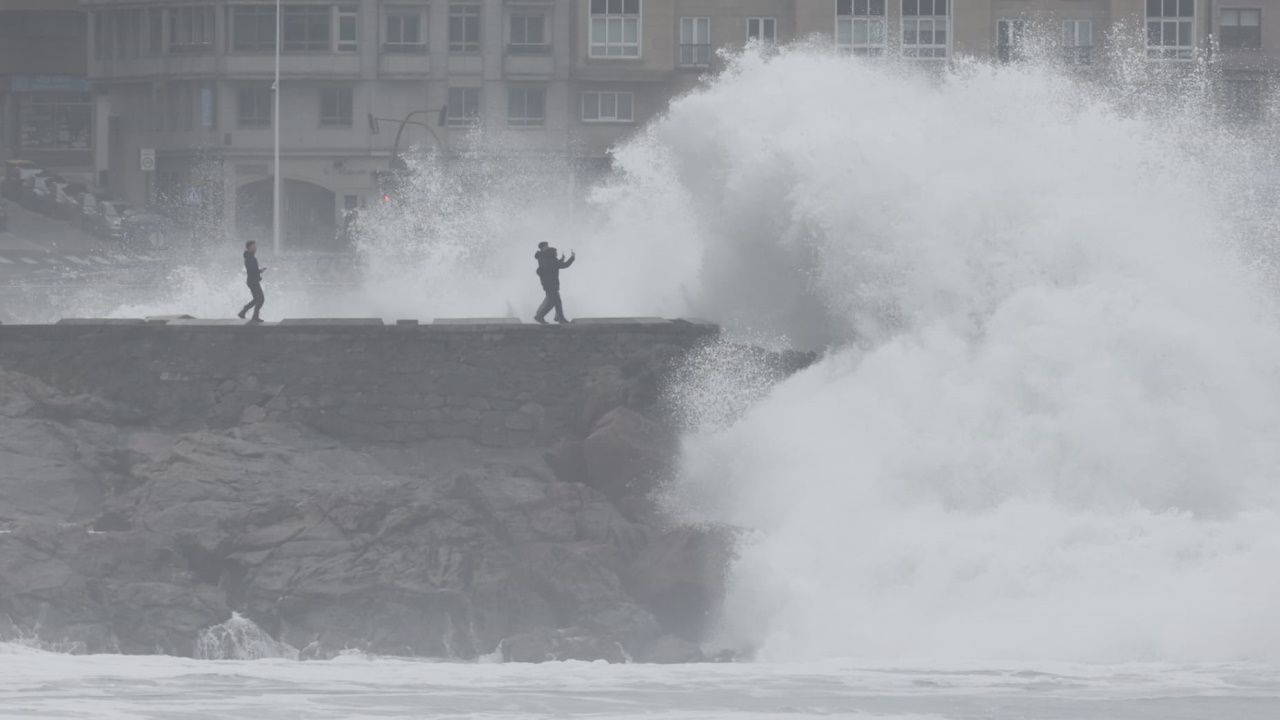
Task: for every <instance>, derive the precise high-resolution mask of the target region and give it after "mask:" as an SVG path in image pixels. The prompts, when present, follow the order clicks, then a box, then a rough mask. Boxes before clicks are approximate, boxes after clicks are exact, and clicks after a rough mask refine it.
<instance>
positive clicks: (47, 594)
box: [0, 328, 733, 662]
mask: <svg viewBox="0 0 1280 720" xmlns="http://www.w3.org/2000/svg"><path fill="white" fill-rule="evenodd" d="M145 330H146V331H148V332H150V331H151V330H152V329H151V328H145ZM233 330H234V331H235V332H237V333H239V332H240V330H241V329H240V328H234V329H233ZM4 332H6V333H7V332H8V331H7V330H5V331H4ZM362 332H363V331H362ZM555 332H556V330H549V331H547V333H555ZM328 333H329V331H328V330H323V331H321V332H320V334H319V335H318V336H317V337H319V338H320V340H316V339H315V337H310V336H307V335H291V336H289V337H286V338H285V339H284V340H283V341H282V342H283V343H284V348H283V350H282V349H279V348H276V349H272V348H271V347H270V344H269V343H264V341H263V338H262V337H261V336H257V335H252V334H244V335H236V336H235V338H236V340H235V341H236V342H243V343H246V344H247V345H246V347H249V348H250V351H249V352H250V353H251V354H252V353H259V354H260V355H261V356H262V357H263V358H265V360H264V362H265V363H266V365H263V366H258V365H243V364H241V365H236V364H235V362H232V361H230V360H228V363H229V366H231V367H232V368H233V369H234V370H235V371H236V372H237V373H239V374H236V375H234V376H227V375H228V374H229V371H227V370H219V371H218V372H219V373H221V374H211V372H210V371H207V370H202V371H197V370H195V369H189V370H188V371H187V374H186V375H185V376H184V377H187V378H188V379H189V380H191V382H192V383H194V385H193V386H191V387H188V386H178V385H170V384H167V383H169V381H168V380H160V381H158V384H157V383H152V384H151V385H147V383H146V382H145V377H144V378H143V379H138V378H130V377H123V376H122V375H127V374H128V372H138V373H142V374H143V375H145V373H143V370H142V369H141V368H144V367H146V368H150V369H149V370H147V371H146V372H150V373H153V374H152V375H150V376H149V377H151V378H152V379H153V380H154V379H155V378H159V377H170V376H169V375H165V374H166V373H174V372H176V371H175V370H173V369H172V367H171V363H170V361H169V360H166V359H164V358H148V359H146V360H145V361H142V360H139V361H137V362H135V363H134V364H132V365H123V366H121V367H122V368H124V369H122V370H120V372H118V373H117V374H115V375H112V374H106V375H102V376H101V378H99V377H98V373H99V370H98V369H97V368H96V367H94V366H92V365H84V364H82V359H81V358H79V357H78V356H77V357H71V358H69V359H60V360H59V361H58V362H52V363H49V364H47V366H40V365H38V364H36V363H34V361H33V360H32V359H33V358H34V357H35V355H36V353H35V351H34V350H33V349H31V348H26V349H24V348H21V347H15V346H14V345H13V344H8V345H5V346H4V347H3V352H0V355H3V354H8V355H10V356H13V357H21V358H26V359H27V360H26V362H25V363H24V368H25V369H28V370H38V371H39V377H36V373H33V372H25V373H17V372H5V371H3V370H0V640H4V639H14V638H22V639H27V640H32V641H38V642H40V643H42V644H44V645H45V646H48V647H53V648H56V649H61V650H71V651H82V652H106V651H109V652H124V653H154V652H161V653H170V654H177V655H194V656H197V657H242V658H246V657H299V658H322V657H330V656H333V655H334V654H336V653H339V652H342V651H345V650H352V649H354V650H362V651H366V652H372V653H383V654H395V655H411V656H432V657H451V658H463V659H471V658H478V657H482V656H492V657H499V658H501V659H504V660H508V661H518V662H540V661H545V660H566V659H579V660H599V659H603V660H608V661H611V662H623V661H630V660H638V661H652V662H689V661H695V660H701V659H703V658H704V655H703V649H702V648H701V647H700V646H699V642H700V640H701V639H702V634H703V633H704V632H705V631H706V630H707V629H708V627H709V625H710V624H711V623H712V622H713V621H714V619H715V611H716V608H717V607H718V604H719V600H720V597H721V596H722V594H723V590H724V582H725V579H724V574H725V569H726V567H727V565H728V563H729V560H730V556H731V552H732V545H733V536H732V534H731V533H730V532H728V531H725V530H722V529H693V528H685V527H671V526H669V525H668V524H667V522H666V521H665V520H664V518H663V516H662V514H661V513H660V512H658V508H657V505H656V504H655V502H654V499H653V495H654V492H655V490H656V489H658V488H660V487H661V486H662V485H663V483H665V482H667V481H668V479H669V478H670V477H671V473H672V470H673V467H674V458H675V455H676V452H677V444H676V437H675V433H674V431H673V430H672V425H671V423H670V422H668V421H667V411H666V410H665V409H664V407H663V404H662V393H661V387H662V384H663V382H664V378H665V377H666V376H667V374H668V373H669V372H670V371H671V369H672V368H673V367H675V366H677V365H678V363H679V358H680V349H679V346H678V345H673V344H669V343H665V344H664V343H656V344H655V343H649V344H646V343H642V342H636V343H635V344H634V346H632V345H630V344H627V343H622V342H619V343H614V344H613V345H612V346H611V347H605V348H595V349H594V350H591V352H592V353H594V354H592V355H591V356H590V366H589V367H577V368H575V369H572V370H567V369H566V370H564V371H563V372H562V375H561V376H557V375H555V374H554V369H555V368H557V367H560V366H561V365H563V364H564V363H563V362H562V360H563V358H566V357H575V356H576V355H575V354H576V353H579V352H585V350H584V348H586V347H587V344H586V340H583V342H582V343H577V342H574V343H569V344H566V345H564V346H562V347H561V346H556V345H554V344H548V343H549V341H548V339H547V338H552V337H555V336H554V335H552V334H544V335H538V336H533V335H530V336H528V337H527V338H526V337H525V336H521V338H519V339H518V340H519V343H527V344H528V345H527V348H526V349H534V350H537V351H538V352H542V353H543V354H542V355H536V356H535V361H533V362H532V363H531V364H529V365H528V366H527V367H525V368H524V369H523V370H522V371H521V372H523V373H525V375H524V376H523V377H520V378H513V377H511V376H503V377H502V378H501V381H502V383H505V384H503V385H501V386H500V387H489V388H486V387H485V386H484V384H483V382H481V381H482V380H485V378H490V379H493V378H498V377H499V375H500V374H501V373H502V372H503V370H502V369H503V367H505V365H504V362H502V361H500V359H499V358H498V356H497V354H496V353H497V352H498V351H499V350H501V349H502V348H503V347H504V344H505V343H507V340H504V338H503V337H502V336H500V335H495V334H488V335H486V334H475V333H471V334H467V333H460V334H457V335H449V334H446V335H444V336H441V337H439V338H434V339H433V337H434V336H430V337H427V340H431V341H432V342H435V341H436V340H443V341H445V342H448V343H450V345H448V348H451V349H450V350H449V352H451V353H453V354H452V355H450V358H451V359H450V360H449V361H448V363H446V364H445V365H444V366H443V367H444V369H442V370H440V372H441V373H444V374H447V375H448V376H449V377H450V378H453V379H455V380H456V379H459V378H471V379H470V380H468V381H467V382H470V383H471V385H467V386H466V387H462V386H458V387H456V388H454V387H451V389H448V390H440V389H438V387H439V386H438V383H440V382H442V381H441V380H440V379H439V378H438V377H437V378H434V379H432V378H430V377H428V378H425V379H422V380H421V381H418V380H412V378H411V375H412V373H411V370H412V367H411V365H410V364H408V363H402V362H401V360H399V359H396V358H400V357H401V355H402V354H403V348H401V349H399V350H396V351H395V352H394V353H392V355H393V357H392V360H391V361H388V362H387V363H384V365H386V368H384V369H386V370H387V372H386V373H382V374H372V373H366V374H365V375H360V374H359V373H355V374H352V375H350V376H347V375H343V374H341V373H336V374H335V371H334V370H333V369H331V368H330V369H323V368H322V369H320V370H318V371H316V374H317V376H318V377H320V378H321V379H323V378H330V377H331V376H332V377H338V376H340V381H339V382H336V384H335V385H334V386H333V389H332V390H323V389H320V388H321V385H320V384H319V381H317V380H316V379H315V378H314V377H309V376H307V373H306V372H303V371H299V372H298V373H297V374H298V375H299V377H289V374H288V372H286V370H287V368H285V369H282V368H279V367H276V366H275V365H274V364H275V363H279V362H280V361H281V358H282V357H283V355H282V353H285V352H290V351H292V350H293V349H294V346H295V345H307V346H309V347H310V346H311V345H314V344H315V343H319V342H327V340H326V338H330V335H329V334H328ZM4 337H5V338H6V339H7V338H9V336H8V335H5V336H4ZM36 337H43V336H41V335H39V334H37V335H36ZM92 337H93V338H96V339H94V341H93V342H95V343H103V344H104V345H103V347H108V346H110V347H114V346H111V344H110V343H108V342H106V340H105V338H104V336H97V335H95V336H92ZM388 337H390V338H391V340H388V339H387V338H388ZM406 337H410V336H406V335H391V336H387V337H382V338H381V339H380V340H377V342H379V343H387V342H390V343H391V344H392V345H393V346H395V347H399V346H400V344H403V343H405V342H408V341H407V340H405V338H406ZM308 338H310V339H308ZM330 339H331V338H330ZM420 339H421V338H420ZM148 342H149V343H150V344H149V345H147V346H146V347H147V348H148V349H149V351H152V352H160V351H163V350H164V348H166V347H168V346H167V345H166V343H168V342H170V340H164V339H156V338H152V339H151V340H149V341H148ZM415 342H417V340H415ZM628 342H630V341H628ZM339 347H340V348H346V346H345V345H340V346H339ZM116 351H117V350H110V349H104V350H103V352H104V353H108V354H109V353H110V352H116ZM127 352H130V353H132V352H136V348H135V349H129V350H128V351H127ZM220 352H221V351H220ZM327 352H329V353H330V354H334V355H336V356H338V360H336V361H335V362H337V363H338V364H339V365H341V366H342V367H346V364H347V363H352V362H353V361H352V360H351V358H350V357H349V356H350V355H357V356H359V355H361V354H367V353H369V352H371V351H370V350H369V349H368V348H365V347H363V346H362V347H361V348H358V349H355V350H350V349H343V350H341V351H339V350H337V349H334V348H330V349H329V350H328V351H327ZM442 352H443V350H442ZM556 352H562V353H564V355H563V356H559V355H556V354H555V353H556ZM344 353H345V354H344ZM219 357H222V358H228V357H230V356H228V355H227V354H226V353H225V352H223V353H222V354H221V355H219ZM476 358H478V359H476ZM473 361H474V363H475V364H474V366H473V365H468V364H467V363H469V362H473ZM240 362H242V363H243V362H244V361H243V359H241V361H240ZM442 362H443V361H442ZM355 364H356V365H359V364H360V363H359V362H356V363H355ZM314 366H315V363H313V362H311V361H307V362H303V363H301V365H300V367H304V369H305V367H312V368H313V369H314ZM468 367H473V368H474V367H478V368H479V369H470V370H469V369H467V368H468ZM566 377H568V378H570V379H572V382H576V383H578V384H577V385H566V382H567V381H566V379H565V378H566ZM193 378H194V379H193ZM362 378H363V379H362ZM215 381H216V382H215ZM494 382H497V380H494ZM361 383H363V385H362V384H361ZM413 383H418V385H413ZM464 384H465V383H464ZM99 385H102V386H103V391H102V393H98V392H97V391H96V390H95V388H97V387H98V386H99ZM64 386H65V387H64ZM139 386H146V387H145V389H144V390H139V391H138V392H136V393H132V392H130V391H129V389H130V388H135V387H139ZM410 386H413V387H417V388H418V389H416V390H412V391H404V392H401V390H397V388H401V389H403V388H407V387H410ZM427 386H430V387H429V388H427V389H426V390H424V389H423V388H426V387H427ZM174 388H177V389H176V390H175V392H176V397H171V396H169V395H167V394H165V392H164V391H165V390H166V389H174ZM199 388H204V389H203V390H199ZM468 388H469V389H468ZM197 390H198V391H197ZM326 392H328V393H330V395H326V394H325V393H326ZM397 393H399V394H397ZM467 393H471V395H468V394H467ZM437 396H439V397H443V398H445V399H444V400H442V401H441V402H442V403H443V405H439V404H437V403H436V400H435V399H434V398H436V397H437ZM499 397H501V398H504V399H503V400H502V402H503V403H506V404H505V405H503V406H502V407H503V408H505V409H503V410H502V412H503V413H504V414H503V416H502V418H501V422H498V423H497V425H494V426H492V428H496V429H495V430H494V432H496V433H498V434H496V435H494V434H486V431H485V428H487V427H490V426H488V425H485V423H486V422H488V421H487V420H484V419H483V418H485V417H487V415H485V413H491V412H498V411H497V410H496V409H494V408H496V407H497V406H496V405H493V403H494V402H496V400H495V398H499ZM282 398H286V399H282ZM184 399H186V400H191V401H192V402H195V403H197V408H196V409H192V408H187V407H184V406H182V405H181V404H180V401H182V400H184ZM473 401H474V402H473ZM346 402H350V403H355V406H356V407H363V408H366V409H365V410H362V411H360V412H363V413H365V414H366V415H367V417H365V416H362V417H364V420H366V421H367V422H369V423H372V429H371V428H370V427H363V428H360V429H358V430H357V431H352V430H351V425H350V424H349V422H358V420H359V419H358V418H356V416H354V415H353V416H351V417H349V418H347V419H346V420H343V421H341V422H327V421H318V420H317V418H325V417H330V418H333V417H346V415H344V411H343V410H342V408H344V407H346V406H344V405H343V403H346ZM486 403H487V405H486ZM482 406H483V407H482ZM296 408H300V410H298V411H297V412H295V409H296ZM370 408H375V409H370ZM485 408H489V409H485ZM330 409H332V410H333V413H331V412H330ZM431 409H439V410H441V412H444V413H446V414H453V415H450V417H452V418H453V419H452V420H449V422H455V421H456V422H461V423H463V424H466V423H468V422H470V421H469V420H466V418H472V417H475V418H479V420H478V421H477V424H475V425H467V430H466V432H462V431H459V432H458V433H456V436H455V434H454V433H452V432H442V433H435V432H434V431H429V432H428V433H427V436H417V435H413V434H410V435H405V434H404V433H403V432H400V431H399V430H397V429H396V427H397V425H396V424H397V422H399V423H401V424H407V425H414V424H415V423H417V422H418V420H417V419H415V418H417V417H418V416H417V415H415V414H414V413H417V412H419V411H427V410H431ZM334 413H336V414H334ZM495 417H496V416H495ZM397 418H400V420H397ZM495 422H497V421H496V420H495ZM552 431H554V433H552Z"/></svg>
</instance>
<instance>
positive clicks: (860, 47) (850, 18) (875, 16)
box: [836, 0, 888, 57]
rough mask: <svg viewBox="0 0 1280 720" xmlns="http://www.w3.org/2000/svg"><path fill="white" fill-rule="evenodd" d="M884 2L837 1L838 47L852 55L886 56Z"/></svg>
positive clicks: (870, 0) (877, 0)
mask: <svg viewBox="0 0 1280 720" xmlns="http://www.w3.org/2000/svg"><path fill="white" fill-rule="evenodd" d="M886 27H887V26H886V24H885V0H836V47H838V48H840V49H841V50H845V51H847V52H850V53H853V54H854V55H867V56H875V57H879V56H881V55H884V51H885V45H886V42H885V39H886V38H887V37H888V33H886V32H885V28H886Z"/></svg>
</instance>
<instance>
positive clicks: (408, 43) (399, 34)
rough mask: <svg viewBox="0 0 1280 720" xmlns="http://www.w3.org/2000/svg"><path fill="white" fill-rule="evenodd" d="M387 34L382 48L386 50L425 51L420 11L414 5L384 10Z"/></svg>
mask: <svg viewBox="0 0 1280 720" xmlns="http://www.w3.org/2000/svg"><path fill="white" fill-rule="evenodd" d="M385 25H386V28H387V34H386V37H384V38H383V48H384V49H385V50H386V51H387V52H401V53H404V52H409V53H419V52H425V51H426V49H427V45H426V43H424V42H423V41H422V38H423V32H422V11H421V10H420V9H418V8H416V7H388V8H387V10H386V23H385Z"/></svg>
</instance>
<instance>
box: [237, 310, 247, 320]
mask: <svg viewBox="0 0 1280 720" xmlns="http://www.w3.org/2000/svg"><path fill="white" fill-rule="evenodd" d="M244 313H245V311H244V310H241V311H240V312H238V313H236V317H238V318H240V319H241V320H243V319H244Z"/></svg>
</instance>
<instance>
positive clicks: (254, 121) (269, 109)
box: [236, 85, 275, 130]
mask: <svg viewBox="0 0 1280 720" xmlns="http://www.w3.org/2000/svg"><path fill="white" fill-rule="evenodd" d="M272 92H273V91H272V89H271V86H270V85H241V86H239V87H237V88H236V127H237V128H239V129H242V130H270V129H271V125H272V123H273V122H274V121H275V118H274V117H272V116H273V115H274V107H273V106H274V104H275V103H274V98H273V97H272ZM246 93H251V95H246ZM246 97H251V98H253V101H252V103H251V104H252V105H253V110H254V111H255V113H254V114H253V115H251V116H246V114H245V112H244V110H245V104H246V103H245V98H246ZM260 99H265V100H266V108H265V110H266V113H265V116H266V117H265V120H266V122H265V123H263V122H259V121H260V120H262V119H263V116H262V115H261V114H260V111H261V110H262V109H263V108H260V107H258V101H259V100H260ZM246 119H248V120H250V121H251V122H245V120H246Z"/></svg>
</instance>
